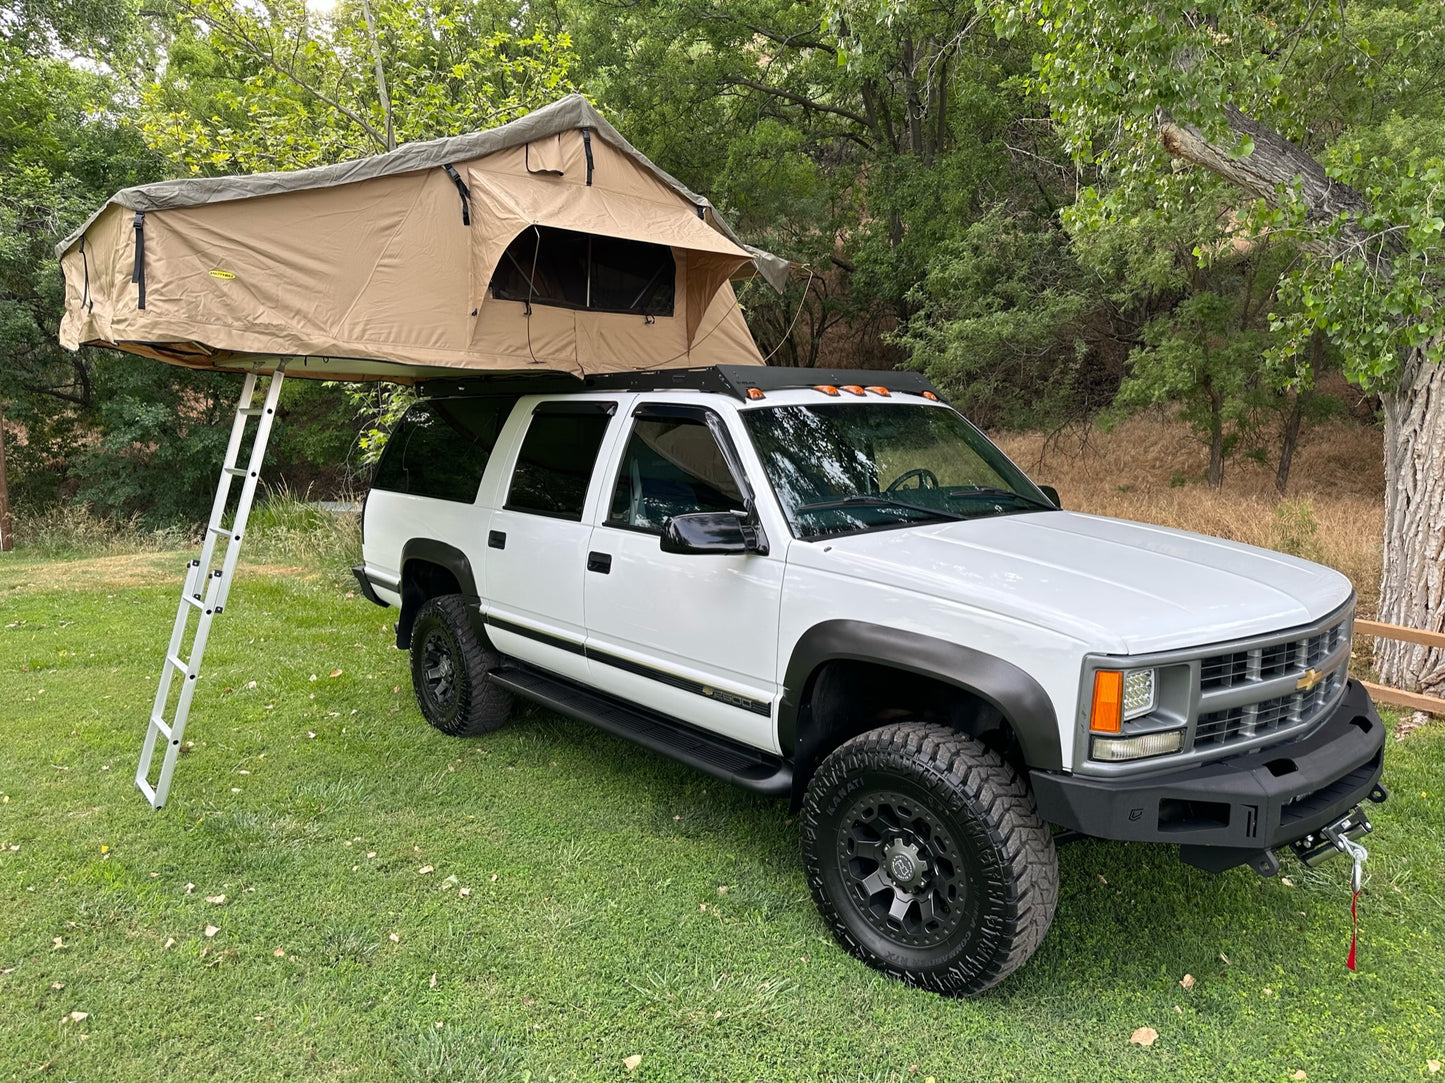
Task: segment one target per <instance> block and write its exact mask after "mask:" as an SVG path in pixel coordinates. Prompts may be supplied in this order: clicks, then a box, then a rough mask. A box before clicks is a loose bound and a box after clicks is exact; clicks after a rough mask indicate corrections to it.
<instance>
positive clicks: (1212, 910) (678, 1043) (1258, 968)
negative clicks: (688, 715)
mask: <svg viewBox="0 0 1445 1083" xmlns="http://www.w3.org/2000/svg"><path fill="white" fill-rule="evenodd" d="M297 551H298V552H299V551H300V550H297ZM184 559H185V558H184V557H183V556H179V555H175V554H169V555H166V554H141V555H135V556H112V557H105V558H92V559H87V560H84V561H71V562H61V563H45V562H42V561H41V560H38V559H35V558H25V557H20V558H13V557H7V558H6V559H5V560H4V562H3V563H0V735H3V739H4V745H3V751H0V795H3V796H0V972H3V973H0V1080H4V1079H30V1078H55V1079H105V1080H130V1079H136V1080H140V1079H144V1080H172V1079H174V1080H191V1079H201V1078H220V1079H227V1080H238V1079H257V1080H270V1079H278V1078H295V1079H307V1080H311V1079H325V1080H330V1079H347V1080H387V1081H391V1080H453V1079H455V1080H516V1081H521V1080H545V1079H558V1080H570V1079H602V1080H609V1079H624V1078H626V1079H639V1080H692V1079H699V1080H712V1079H717V1080H753V1079H760V1080H834V1079H837V1080H897V1081H900V1083H907V1081H915V1080H916V1081H922V1080H924V1079H925V1078H926V1077H928V1076H933V1077H935V1079H936V1080H937V1081H938V1083H945V1081H952V1080H1028V1079H1047V1080H1081V1081H1094V1080H1101V1079H1102V1080H1126V1079H1134V1080H1149V1081H1154V1080H1181V1081H1185V1080H1187V1081H1197V1080H1240V1081H1254V1080H1281V1081H1283V1080H1288V1079H1290V1078H1291V1074H1292V1073H1294V1072H1296V1071H1300V1070H1303V1071H1305V1072H1306V1073H1307V1076H1308V1079H1309V1080H1311V1081H1315V1083H1319V1081H1323V1080H1341V1081H1351V1083H1353V1081H1356V1080H1367V1079H1369V1080H1404V1079H1415V1078H1427V1077H1428V1074H1429V1073H1428V1069H1427V1067H1426V1061H1427V1059H1431V1058H1435V1059H1445V1058H1442V1056H1441V1046H1442V1021H1441V1010H1442V944H1445V904H1442V878H1445V867H1442V801H1441V790H1442V782H1445V780H1442V770H1441V764H1442V729H1441V725H1440V723H1439V722H1438V721H1435V722H1432V723H1431V724H1430V725H1428V726H1426V727H1425V728H1423V729H1421V730H1419V731H1416V732H1415V733H1414V734H1412V735H1411V736H1410V737H1409V738H1408V739H1406V740H1404V741H1401V742H1396V741H1394V740H1393V739H1392V740H1391V741H1390V742H1389V747H1388V750H1387V756H1388V763H1387V776H1386V778H1387V782H1388V784H1389V785H1390V786H1391V788H1392V790H1393V794H1394V796H1393V797H1392V799H1391V801H1390V802H1389V803H1388V804H1386V805H1385V806H1383V807H1382V808H1379V809H1377V810H1375V813H1374V816H1375V823H1376V833H1375V835H1374V836H1373V837H1372V838H1371V839H1370V840H1369V845H1370V851H1371V859H1370V864H1369V873H1370V880H1369V886H1368V889H1367V891H1366V893H1365V895H1364V897H1363V899H1362V903H1361V946H1360V969H1359V970H1358V972H1356V973H1354V974H1351V973H1350V972H1349V971H1347V970H1346V969H1345V965H1344V963H1345V952H1346V950H1347V947H1348V943H1349V896H1348V892H1347V887H1346V883H1347V876H1348V869H1347V868H1346V867H1345V866H1344V865H1343V864H1340V863H1335V864H1332V865H1329V866H1326V867H1324V868H1321V869H1319V870H1315V871H1307V870H1304V869H1302V868H1300V867H1299V866H1298V865H1292V866H1291V867H1287V868H1286V870H1285V872H1286V875H1288V876H1289V877H1290V879H1291V880H1292V881H1293V886H1286V885H1285V884H1284V883H1283V882H1282V881H1280V880H1270V881H1265V880H1260V879H1258V878H1257V877H1256V876H1255V875H1254V874H1253V873H1249V872H1245V871H1241V870H1235V871H1232V872H1229V873H1226V874H1224V875H1222V876H1211V875H1207V874H1205V873H1202V872H1199V871H1197V870H1194V869H1191V868H1188V867H1186V866H1183V865H1181V864H1180V863H1179V861H1178V859H1177V858H1176V856H1175V855H1174V854H1173V853H1171V852H1169V851H1167V850H1165V849H1163V848H1155V847H1145V846H1125V845H1116V844H1105V843H1080V844H1076V845H1072V846H1067V847H1064V848H1063V850H1062V851H1061V855H1060V864H1061V898H1060V903H1059V913H1058V918H1057V920H1056V921H1055V923H1054V927H1053V930H1052V931H1051V932H1050V934H1049V936H1048V938H1047V940H1046V941H1045V943H1044V945H1043V947H1042V949H1041V950H1040V951H1039V953H1038V955H1037V956H1035V958H1034V959H1033V961H1032V962H1030V963H1029V964H1028V965H1027V966H1025V967H1024V968H1023V969H1022V970H1020V971H1019V972H1018V973H1017V974H1015V975H1014V976H1013V977H1012V978H1010V979H1009V980H1008V981H1007V982H1005V983H1004V984H1003V985H1002V986H1001V987H1000V988H999V989H998V990H996V991H995V992H994V993H992V994H990V995H988V996H986V997H984V998H982V999H978V1000H974V1001H967V1002H959V1001H948V1000H944V999H941V998H939V997H936V996H933V995H930V994H927V993H922V992H917V991H914V990H910V989H907V988H905V987H903V986H902V985H900V984H898V983H896V982H892V981H889V980H887V979H885V978H883V977H881V976H879V975H877V974H875V973H874V972H873V971H871V970H868V969H867V968H865V967H864V966H862V965H861V964H859V963H856V962H854V961H853V960H852V959H850V958H849V957H847V956H845V955H844V954H843V953H842V952H841V951H840V950H839V949H838V948H836V947H835V946H834V945H833V943H832V941H831V940H830V938H829V937H828V935H827V933H826V931H825V930H824V928H823V926H822V925H821V923H820V921H819V918H818V917H817V915H816V913H815V911H814V910H813V906H812V903H811V901H810V899H809V898H808V893H807V889H806V886H805V884H804V882H803V878H802V875H801V873H800V871H799V863H798V857H797V848H798V846H797V828H796V825H794V824H793V823H791V822H790V821H789V819H788V811H787V808H786V806H785V805H784V804H780V803H774V802H770V801H765V800H762V799H759V798H755V797H753V796H751V795H749V794H746V793H743V792H741V791H737V790H733V789H730V788H728V787H727V786H725V785H723V784H721V783H717V782H714V781H713V780H711V779H708V778H705V777H703V776H700V775H698V774H695V773H693V772H690V771H688V770H686V769H684V768H681V767H678V766H675V765H672V764H670V763H669V762H667V761H664V760H661V759H659V758H657V757H655V756H652V755H649V754H647V753H645V752H643V751H641V750H638V749H635V748H633V747H631V746H629V745H626V744H624V743H622V742H620V741H617V740H614V739H613V738H611V737H608V736H606V735H604V734H602V733H600V732H598V731H595V730H593V729H590V728H588V727H586V726H584V725H581V724H578V723H573V722H570V721H565V720H562V719H559V718H557V717H555V716H550V715H547V714H543V713H540V712H526V711H519V712H518V716H517V717H516V718H515V720H514V721H513V722H512V724H510V725H509V726H508V727H507V728H505V729H504V730H502V731H501V732H499V733H497V734H494V735H492V736H490V737H487V738H483V739H480V740H473V741H458V740H454V739H450V738H446V737H442V736H440V735H439V734H437V733H435V732H434V731H432V730H431V729H429V727H427V726H426V725H425V723H424V722H423V721H422V720H421V718H420V716H419V715H418V713H417V710H416V707H415V704H414V702H413V700H412V697H411V693H410V689H409V686H408V680H407V667H406V661H405V658H404V656H403V655H401V654H400V653H398V652H396V651H395V650H394V649H392V648H391V647H390V641H391V633H390V620H391V619H392V617H393V616H394V614H388V613H386V612H384V611H382V610H380V609H377V608H376V607H374V606H372V605H370V604H369V603H367V602H366V601H364V600H363V599H361V598H359V597H351V598H348V597H345V594H346V592H347V590H348V589H349V588H348V584H347V582H346V580H345V579H344V578H343V577H342V575H341V574H340V572H339V570H338V571H326V572H320V571H316V570H315V569H314V568H308V567H305V566H302V567H295V568H292V567H287V566H286V565H285V564H271V565H258V566H251V567H249V568H248V569H247V570H246V571H245V572H244V574H242V575H241V576H240V578H239V579H238V581H237V583H236V588H235V593H234V595H233V605H232V606H231V607H229V608H228V611H227V612H226V614H225V615H224V616H223V617H222V619H221V620H220V621H218V622H217V624H216V626H215V634H214V636H213V639H212V643H211V648H210V651H209V653H208V655H207V658H206V670H205V674H204V676H203V678H202V682H201V685H200V689H199V694H198V697H197V701H196V708H195V711H194V713H193V714H192V717H191V724H190V729H189V730H188V733H187V737H188V738H190V739H192V740H193V741H194V747H193V748H191V749H190V750H189V751H188V752H187V753H186V754H185V755H183V756H182V758H181V761H180V764H179V766H178V769H177V773H176V780H175V788H174V790H173V792H172V796H171V801H170V804H169V806H168V807H167V808H166V809H165V810H164V811H162V812H160V813H156V812H153V811H151V809H150V808H149V807H148V806H147V805H146V804H145V803H144V802H143V801H142V799H141V797H140V795H139V794H138V793H137V792H136V790H135V789H134V786H133V783H132V776H133V774H134V770H135V758H136V755H137V752H138V750H139V745H140V738H141V735H142V732H143V725H144V720H145V718H146V715H147V713H148V711H149V707H150V699H151V694H152V689H153V687H154V680H155V676H156V673H157V671H158V665H159V661H160V657H161V653H162V650H163V647H164V641H165V638H166V635H167V631H168V629H169V626H170V620H171V616H172V613H173V611H174V606H175V601H174V600H175V597H176V593H177V589H178V578H179V573H180V567H181V564H182V563H183V561H184ZM335 670H340V671H341V672H340V675H339V676H335V677H333V676H330V674H331V673H332V672H333V671H335ZM252 681H254V682H255V687H254V688H253V687H251V686H250V682H252ZM426 866H430V867H431V868H432V869H433V870H434V871H431V872H429V873H423V872H421V871H420V870H422V869H423V868H424V867H426ZM188 885H194V887H192V888H189V889H188ZM724 887H725V888H726V892H725V893H723V892H722V890H721V889H722V888H724ZM463 889H469V892H468V894H466V895H465V896H464V895H463V894H462V891H463ZM221 894H224V895H225V896H226V901H225V902H224V903H223V904H217V903H210V902H207V901H206V897H207V896H219V895H221ZM207 925H214V926H216V927H218V928H219V932H217V933H216V934H215V935H214V936H213V937H210V938H208V937H206V936H205V935H204V930H205V929H206V927H207ZM57 938H59V939H58V942H57ZM167 945H169V946H167ZM1226 959H1227V961H1226ZM1186 973H1188V974H1192V975H1193V976H1194V978H1195V980H1196V984H1195V985H1194V988H1193V989H1192V991H1186V990H1185V989H1183V988H1181V986H1180V984H1179V981H1180V979H1181V978H1182V977H1183V976H1184V975H1185V974H1186ZM57 985H60V986H62V987H61V988H56V986H57ZM73 1011H79V1012H86V1013H88V1017H87V1018H85V1019H84V1020H81V1021H78V1022H77V1021H66V1017H67V1016H68V1014H69V1013H70V1012H73ZM1140 1026H1151V1027H1153V1028H1155V1029H1156V1030H1157V1031H1158V1032H1159V1039H1158V1041H1157V1042H1156V1043H1155V1044H1154V1046H1153V1047H1152V1048H1142V1047H1139V1046H1134V1045H1130V1044H1129V1036H1130V1033H1131V1032H1132V1031H1133V1030H1134V1029H1135V1028H1136V1027H1140ZM633 1054H640V1055H641V1056H642V1058H643V1060H642V1063H641V1066H640V1067H639V1068H638V1069H637V1070H636V1071H635V1072H632V1073H628V1072H627V1071H626V1069H625V1068H624V1067H623V1059H624V1058H626V1057H628V1056H630V1055H633Z"/></svg>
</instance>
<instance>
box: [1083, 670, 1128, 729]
mask: <svg viewBox="0 0 1445 1083" xmlns="http://www.w3.org/2000/svg"><path fill="white" fill-rule="evenodd" d="M1123 715H1124V674H1122V673H1120V672H1119V671H1118V670H1117V669H1101V670H1099V671H1098V672H1096V673H1095V674H1094V705H1093V706H1092V707H1091V708H1090V709H1089V729H1090V730H1092V731H1093V732H1094V733H1118V732H1119V727H1120V724H1121V720H1122V718H1123Z"/></svg>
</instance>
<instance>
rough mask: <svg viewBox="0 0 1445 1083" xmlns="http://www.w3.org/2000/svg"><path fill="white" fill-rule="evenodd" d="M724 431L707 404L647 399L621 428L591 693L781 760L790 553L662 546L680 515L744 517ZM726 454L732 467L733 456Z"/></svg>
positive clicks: (594, 591) (604, 512)
mask: <svg viewBox="0 0 1445 1083" xmlns="http://www.w3.org/2000/svg"><path fill="white" fill-rule="evenodd" d="M725 431H726V424H725V422H724V420H723V418H722V416H721V415H720V414H719V413H718V412H717V411H714V410H712V409H710V408H709V407H705V406H700V405H698V406H694V405H682V404H678V403H675V402H673V403H656V402H653V403H650V402H647V401H645V400H644V401H642V402H640V403H639V404H638V405H637V407H636V409H635V410H634V411H633V416H632V417H631V418H629V419H626V421H625V423H623V424H619V439H618V441H617V443H616V445H615V447H614V452H613V454H612V455H611V457H610V458H611V460H612V462H611V465H610V466H609V469H608V472H607V473H608V477H607V485H606V491H605V496H606V499H605V500H599V501H598V506H597V509H596V519H597V527H596V529H595V531H594V532H593V534H592V540H591V546H590V549H589V559H588V564H587V569H588V570H587V571H586V573H585V576H584V578H585V588H584V590H585V595H586V609H587V628H588V639H587V653H588V658H589V662H590V666H591V683H592V685H593V686H594V687H596V688H599V689H601V690H603V691H606V692H611V693H612V694H614V695H617V696H621V697H622V698H624V699H628V700H631V701H632V702H634V703H639V704H642V705H644V706H647V707H651V708H653V709H654V710H657V711H661V712H663V713H664V714H667V715H670V716H672V717H674V718H679V719H682V720H683V721H686V722H691V723H693V724H694V725H698V726H702V727H704V728H706V729H709V730H712V731H714V732H717V733H721V734H723V735H725V736H728V737H731V738H733V739H735V740H738V741H742V742H744V743H746V744H750V745H753V746H754V747H757V748H764V749H768V750H770V751H776V739H775V736H774V729H773V724H772V703H773V699H774V696H775V695H776V692H777V682H776V679H775V674H776V668H777V640H778V606H779V603H780V599H781V594H782V580H783V569H784V560H783V555H782V554H783V552H784V550H783V549H782V548H781V547H780V548H778V549H776V550H775V551H774V554H770V555H761V554H758V553H745V554H736V555H734V554H712V553H664V552H663V551H662V547H661V539H662V531H663V528H664V527H665V526H666V524H667V522H668V520H669V519H670V518H672V517H673V516H674V515H684V514H687V513H689V512H727V511H733V510H739V511H740V510H741V509H742V507H743V498H742V495H741V492H740V491H739V486H738V484H737V482H736V480H735V479H734V477H733V476H732V468H730V467H729V464H728V456H727V455H725V454H724V451H723V449H722V447H721V446H720V445H719V443H718V440H717V434H718V433H719V432H724V433H725ZM724 438H725V439H731V437H730V436H725V437H724ZM731 458H732V460H733V462H734V463H736V461H737V455H736V452H735V451H734V452H733V454H732V455H731ZM754 490H755V491H756V490H757V486H756V485H755V486H754Z"/></svg>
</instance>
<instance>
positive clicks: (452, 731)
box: [411, 594, 512, 737]
mask: <svg viewBox="0 0 1445 1083" xmlns="http://www.w3.org/2000/svg"><path fill="white" fill-rule="evenodd" d="M501 661H502V656H501V655H500V654H498V653H497V652H496V651H495V650H493V649H492V646H491V644H490V643H484V642H483V641H481V640H479V639H478V637H477V633H476V632H475V631H473V629H472V622H471V620H470V619H469V615H468V613H467V606H466V602H465V601H464V600H463V599H462V596H461V595H459V594H443V595H440V596H438V597H436V598H430V599H428V600H427V601H426V603H425V604H423V605H422V607H421V611H420V612H418V613H417V615H416V622H415V623H414V624H413V625H412V632H411V683H412V688H413V689H414V690H415V692H416V702H417V706H418V707H420V708H421V713H422V715H423V717H425V718H426V720H427V721H428V722H430V723H431V724H432V725H433V726H435V727H436V728H437V729H439V730H441V731H442V732H443V733H446V734H449V735H451V736H453V737H471V736H475V735H476V734H481V733H490V732H491V731H492V730H494V729H496V728H497V727H498V726H500V725H502V723H503V722H505V721H506V720H507V716H508V715H509V714H511V711H512V694H511V693H510V692H508V691H506V690H505V689H503V688H499V687H498V686H497V685H495V684H493V683H492V682H491V681H489V680H487V674H488V673H490V672H491V671H492V669H493V668H494V667H495V666H497V665H499V664H500V663H501Z"/></svg>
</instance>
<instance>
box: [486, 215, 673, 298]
mask: <svg viewBox="0 0 1445 1083" xmlns="http://www.w3.org/2000/svg"><path fill="white" fill-rule="evenodd" d="M676 278H677V265H676V264H675V263H674V261H673V258H672V249H670V248H669V247H667V245H664V244H647V243H644V242H642V241H624V240H621V239H619V238H617V237H600V236H597V235H596V234H592V233H577V232H575V231H573V230H570V229H554V228H552V227H550V226H534V227H533V228H531V229H527V230H523V231H522V232H521V233H519V234H517V236H516V237H515V238H514V239H513V240H512V243H511V244H509V245H508V246H507V250H506V252H505V253H503V255H502V259H501V261H500V262H499V263H498V264H497V269H496V271H495V272H494V273H493V274H492V284H491V290H492V296H493V297H495V298H497V299H498V300H502V301H529V302H531V303H532V304H534V305H556V306H558V307H561V308H580V309H586V310H588V311H591V312H629V313H633V314H635V315H638V316H671V315H672V309H673V300H674V294H675V292H676V284H675V280H676Z"/></svg>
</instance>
